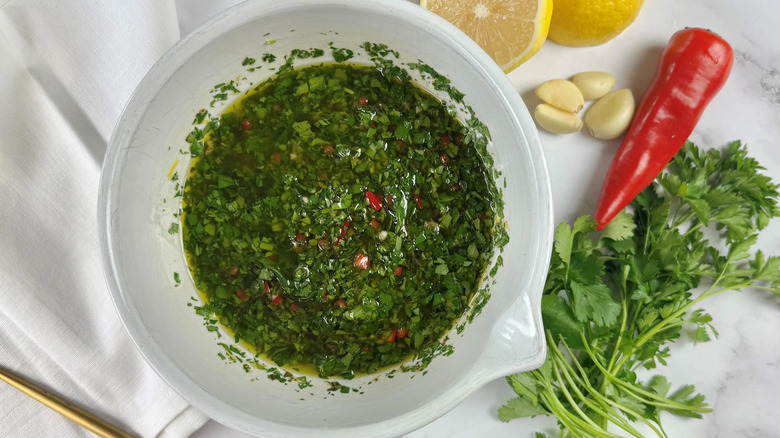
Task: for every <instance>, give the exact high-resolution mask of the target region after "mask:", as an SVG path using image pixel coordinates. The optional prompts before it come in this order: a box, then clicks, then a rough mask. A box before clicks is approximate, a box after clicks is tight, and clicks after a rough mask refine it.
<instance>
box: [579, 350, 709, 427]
mask: <svg viewBox="0 0 780 438" xmlns="http://www.w3.org/2000/svg"><path fill="white" fill-rule="evenodd" d="M582 339H583V342H585V337H584V336H582ZM585 350H586V351H587V353H588V355H589V356H590V357H591V358H592V359H593V363H594V364H595V365H596V367H597V368H598V369H599V370H600V371H601V372H602V373H603V374H604V376H605V377H606V378H607V379H609V380H610V381H611V382H612V383H615V384H617V385H618V386H620V387H622V388H623V389H625V390H626V393H627V394H628V395H631V396H632V397H634V398H636V399H637V400H639V401H641V402H642V403H646V404H651V405H653V406H657V407H659V408H663V409H667V410H669V409H673V410H680V411H690V412H700V413H707V412H712V409H710V408H693V407H691V406H688V405H685V404H682V403H677V402H674V401H672V400H669V399H668V398H666V397H662V396H659V395H658V394H654V393H652V392H650V391H647V390H644V389H642V388H640V387H637V386H634V385H631V384H628V383H626V382H624V381H623V380H622V379H619V378H617V377H615V376H614V375H613V374H611V373H609V372H608V371H607V370H606V369H605V368H604V367H603V366H602V365H601V364H600V363H599V362H598V361H596V360H595V357H594V356H595V354H594V352H593V350H591V348H590V347H589V346H588V344H587V343H586V344H585ZM626 357H627V356H626ZM640 395H641V396H642V397H640ZM643 397H644V398H643Z"/></svg>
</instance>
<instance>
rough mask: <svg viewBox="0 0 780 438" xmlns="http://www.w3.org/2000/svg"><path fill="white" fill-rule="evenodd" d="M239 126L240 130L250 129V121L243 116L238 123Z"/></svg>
mask: <svg viewBox="0 0 780 438" xmlns="http://www.w3.org/2000/svg"><path fill="white" fill-rule="evenodd" d="M239 127H240V128H241V130H242V131H249V130H250V129H252V121H250V120H249V119H247V118H246V117H244V118H243V119H241V124H240V125H239Z"/></svg>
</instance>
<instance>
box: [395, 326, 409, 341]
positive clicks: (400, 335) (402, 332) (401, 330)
mask: <svg viewBox="0 0 780 438" xmlns="http://www.w3.org/2000/svg"><path fill="white" fill-rule="evenodd" d="M395 332H396V334H397V337H398V339H403V338H404V337H406V334H407V333H409V330H406V328H405V327H401V328H399V329H398V330H396V331H395Z"/></svg>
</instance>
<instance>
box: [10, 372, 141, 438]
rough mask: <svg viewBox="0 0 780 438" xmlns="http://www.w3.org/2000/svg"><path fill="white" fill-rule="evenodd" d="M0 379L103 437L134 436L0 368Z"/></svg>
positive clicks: (131, 437) (123, 437) (124, 437)
mask: <svg viewBox="0 0 780 438" xmlns="http://www.w3.org/2000/svg"><path fill="white" fill-rule="evenodd" d="M0 380H3V381H5V382H8V384H9V385H11V386H13V387H14V388H16V389H18V390H19V391H22V392H23V393H25V394H27V395H29V396H30V397H32V398H34V399H35V400H38V401H39V402H40V403H42V404H44V405H45V406H47V407H49V408H51V409H52V410H54V411H55V412H57V413H59V414H60V415H62V416H64V417H65V418H67V419H68V420H70V421H72V422H74V423H76V424H78V425H79V426H81V427H83V428H84V429H87V430H89V431H90V432H92V433H94V434H96V435H98V436H101V437H105V438H135V437H134V436H133V435H130V434H129V433H127V432H125V431H123V430H122V429H119V428H117V427H116V426H114V425H113V424H110V423H108V422H106V421H104V420H102V419H100V418H98V417H96V416H94V415H92V414H90V413H89V412H87V411H85V410H84V409H81V408H80V407H78V406H75V405H73V404H72V403H70V402H69V401H67V400H63V399H62V398H60V397H58V396H56V395H54V394H52V393H50V392H48V391H46V390H45V389H43V388H40V387H38V386H36V385H34V384H32V383H30V382H28V381H27V380H24V379H22V378H21V377H19V376H17V375H15V374H13V373H11V372H10V371H7V370H5V369H3V368H0Z"/></svg>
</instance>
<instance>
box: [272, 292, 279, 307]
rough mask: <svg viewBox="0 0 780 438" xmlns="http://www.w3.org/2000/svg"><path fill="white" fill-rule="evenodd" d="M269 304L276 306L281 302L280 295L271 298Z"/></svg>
mask: <svg viewBox="0 0 780 438" xmlns="http://www.w3.org/2000/svg"><path fill="white" fill-rule="evenodd" d="M271 304H273V305H274V306H278V305H279V304H282V297H281V295H280V296H277V297H276V298H274V299H273V300H271Z"/></svg>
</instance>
